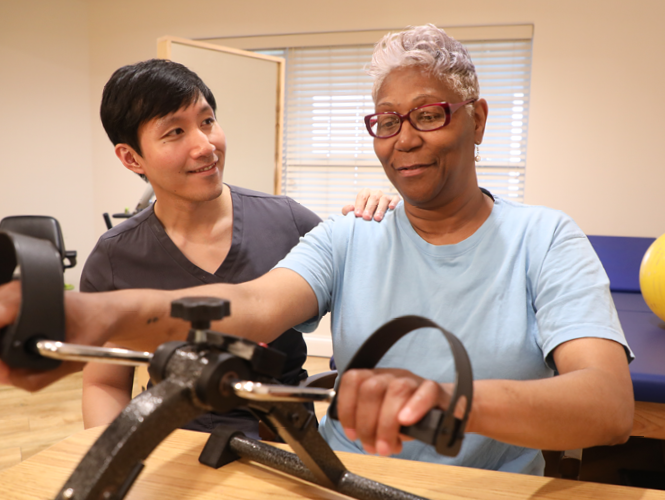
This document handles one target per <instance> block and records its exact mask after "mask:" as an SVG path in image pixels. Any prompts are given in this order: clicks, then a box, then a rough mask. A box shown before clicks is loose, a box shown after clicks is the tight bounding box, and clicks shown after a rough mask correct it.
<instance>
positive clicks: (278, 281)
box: [0, 269, 318, 390]
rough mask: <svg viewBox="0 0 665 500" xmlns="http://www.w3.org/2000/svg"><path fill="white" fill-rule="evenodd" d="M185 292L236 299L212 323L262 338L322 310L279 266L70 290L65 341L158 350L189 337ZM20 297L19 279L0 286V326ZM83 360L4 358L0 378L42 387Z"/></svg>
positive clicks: (27, 386)
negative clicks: (176, 285) (43, 367)
mask: <svg viewBox="0 0 665 500" xmlns="http://www.w3.org/2000/svg"><path fill="white" fill-rule="evenodd" d="M186 296H213V297H219V298H223V299H227V300H230V301H231V316H230V317H229V318H226V319H224V320H223V321H221V322H215V323H213V326H212V328H213V329H215V330H219V331H222V332H227V333H231V334H234V335H239V336H242V337H246V338H248V339H251V340H254V341H259V342H270V341H272V340H274V339H275V338H277V337H278V336H279V335H280V334H281V333H282V332H284V331H286V330H288V329H289V328H292V327H293V326H295V325H298V324H300V323H302V322H304V321H306V320H308V319H310V318H312V317H314V316H316V315H317V314H318V302H317V299H316V295H315V294H314V291H313V290H312V288H311V287H310V286H309V284H308V283H307V282H306V281H305V280H304V279H303V278H302V277H301V276H300V275H299V274H297V273H295V272H293V271H290V270H288V269H275V270H273V271H270V272H269V273H267V274H266V275H264V276H262V277H260V278H258V279H256V280H253V281H249V282H247V283H242V284H240V285H229V284H215V285H205V286H201V287H195V288H188V289H184V290H174V291H163V290H120V291H114V292H100V293H92V294H86V293H75V292H68V293H66V294H65V313H66V341H67V342H70V343H75V344H83V345H103V344H104V343H106V342H110V341H112V342H114V343H116V344H118V345H121V346H123V347H126V348H129V349H136V350H141V351H154V350H155V349H156V347H157V346H158V345H160V344H162V343H164V342H168V341H170V340H179V339H184V338H185V337H186V335H187V332H188V329H189V325H188V324H187V323H186V322H185V321H182V320H179V319H174V318H171V317H170V311H171V302H172V301H173V300H175V299H178V298H180V297H186ZM20 300H21V290H20V284H19V283H17V282H14V283H9V284H7V285H3V286H1V287H0V328H2V327H3V326H6V325H8V324H11V323H13V322H14V321H15V319H16V316H17V314H18V309H19V304H20ZM81 368H82V364H81V363H63V364H62V366H61V367H60V368H58V369H57V370H53V371H50V372H45V373H39V372H31V371H27V370H20V369H19V370H17V369H9V367H7V366H6V365H5V364H4V363H0V383H2V384H12V385H15V386H17V387H22V388H24V389H27V390H38V389H40V388H42V387H45V386H46V385H49V384H50V383H52V382H54V381H55V380H58V379H59V378H61V377H63V376H64V375H67V374H69V373H72V372H74V371H77V370H80V369H81Z"/></svg>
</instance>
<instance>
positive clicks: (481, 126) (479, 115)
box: [473, 99, 489, 144]
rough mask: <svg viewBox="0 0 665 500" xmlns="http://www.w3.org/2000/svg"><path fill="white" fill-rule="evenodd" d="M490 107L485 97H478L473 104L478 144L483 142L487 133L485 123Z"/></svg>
mask: <svg viewBox="0 0 665 500" xmlns="http://www.w3.org/2000/svg"><path fill="white" fill-rule="evenodd" d="M488 111H489V109H488V106H487V101H486V100H485V99H478V100H477V101H476V102H475V103H474V106H473V119H474V122H475V131H474V141H475V143H476V144H480V143H481V142H483V135H485V124H486V123H487V113H488Z"/></svg>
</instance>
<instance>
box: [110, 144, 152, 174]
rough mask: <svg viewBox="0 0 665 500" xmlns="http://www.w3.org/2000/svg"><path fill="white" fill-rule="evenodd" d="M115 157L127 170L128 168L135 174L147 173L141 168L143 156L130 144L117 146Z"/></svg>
mask: <svg viewBox="0 0 665 500" xmlns="http://www.w3.org/2000/svg"><path fill="white" fill-rule="evenodd" d="M115 155H116V156H117V157H118V159H119V160H120V161H121V162H122V164H123V165H124V166H125V168H128V169H129V170H131V171H132V172H134V173H135V174H143V175H145V172H144V170H143V167H142V166H141V162H140V159H141V155H139V154H138V153H137V152H136V151H135V150H134V148H132V147H131V146H129V145H128V144H116V146H115Z"/></svg>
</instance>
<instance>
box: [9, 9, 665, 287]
mask: <svg viewBox="0 0 665 500" xmlns="http://www.w3.org/2000/svg"><path fill="white" fill-rule="evenodd" d="M379 5H382V7H381V8H379V7H378V6H379ZM352 10H353V11H355V13H354V14H351V12H352ZM664 18H665V2H661V1H660V0H653V1H646V0H635V1H632V2H626V1H625V0H597V1H592V0H560V1H557V2H544V1H533V0H475V1H459V0H457V1H455V2H452V1H448V0H422V1H421V2H419V3H418V4H417V6H414V4H413V3H412V2H411V3H410V2H403V1H401V0H386V1H384V2H376V1H368V0H338V1H337V2H323V1H320V0H293V1H287V0H283V1H280V2H275V1H274V0H245V1H242V2H238V1H236V0H234V1H230V0H214V1H213V0H190V1H189V2H187V3H183V2H181V1H175V0H161V1H156V0H150V1H148V0H115V1H113V2H107V1H101V0H88V1H83V0H78V1H77V0H59V1H58V2H54V1H50V0H23V1H21V2H8V1H3V2H1V3H0V62H1V63H2V66H0V67H1V68H2V69H0V76H2V78H1V79H0V88H1V89H2V92H0V99H2V102H1V104H2V107H1V108H0V109H1V110H2V112H1V113H2V119H1V120H0V132H1V133H0V146H2V153H1V155H2V166H1V167H0V168H1V169H2V181H3V182H2V183H0V215H2V216H4V215H8V214H16V213H49V214H53V215H55V216H57V217H58V218H59V219H60V220H61V222H62V224H63V226H64V229H65V237H66V241H67V245H68V247H70V248H75V249H77V250H79V252H80V253H81V257H82V258H85V256H86V255H87V253H88V252H89V250H90V248H91V247H92V245H93V244H94V241H95V240H96V238H97V237H98V236H99V234H101V233H102V232H103V231H104V225H103V222H102V218H101V213H102V212H104V211H109V212H117V211H121V210H122V209H124V208H125V207H128V208H130V209H131V208H133V207H134V204H135V203H136V201H137V199H138V197H139V195H140V194H141V192H142V191H143V188H144V185H143V183H142V181H140V180H139V179H138V178H137V177H135V176H134V175H133V174H131V173H129V172H127V171H125V170H124V169H123V167H122V166H121V165H120V163H119V162H118V161H117V160H116V158H115V156H114V155H113V149H112V147H111V145H110V143H109V142H108V139H107V138H106V136H105V134H104V132H103V130H102V128H101V125H100V123H99V119H98V106H99V99H100V95H101V91H102V88H103V85H104V83H105V82H106V80H107V79H108V78H109V76H110V75H111V73H112V72H113V71H114V70H115V69H116V68H118V67H119V66H121V65H124V64H129V63H133V62H136V61H139V60H143V59H147V58H150V57H154V56H155V54H156V40H157V38H158V37H160V36H162V35H174V36H181V37H186V38H212V37H222V36H240V35H252V34H279V33H298V32H318V31H338V30H365V29H382V28H399V27H402V26H406V25H409V24H422V23H426V22H433V23H435V24H438V25H441V26H473V25H497V24H523V23H533V24H534V26H535V35H534V43H533V48H534V51H533V73H532V101H531V122H530V126H529V145H528V158H527V176H526V201H527V202H528V203H534V204H544V205H549V206H552V207H556V208H559V209H562V210H564V211H566V212H568V213H569V214H570V215H572V216H573V217H574V218H575V219H576V220H577V221H578V223H579V224H580V225H581V227H582V228H583V229H584V230H585V231H586V232H588V233H594V234H610V235H630V236H658V235H660V234H662V233H664V232H665V210H663V209H662V205H663V204H662V195H661V193H662V190H663V186H665V169H664V168H663V167H662V166H661V162H662V160H661V159H660V157H659V153H658V151H659V145H660V138H661V129H662V126H661V117H662V116H665V100H663V99H662V98H661V95H662V93H663V91H662V89H663V88H665V68H664V67H663V62H662V61H664V60H665V31H664V30H662V29H661V26H659V23H660V22H661V21H662V19H664ZM229 147H233V145H232V144H230V145H229ZM573 179H574V180H573ZM79 269H80V268H79ZM68 281H70V282H73V281H77V278H75V277H74V275H73V274H72V276H71V277H68Z"/></svg>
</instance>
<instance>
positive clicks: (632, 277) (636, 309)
mask: <svg viewBox="0 0 665 500" xmlns="http://www.w3.org/2000/svg"><path fill="white" fill-rule="evenodd" d="M589 241H590V242H591V245H592V246H593V248H594V250H595V251H596V253H597V254H598V257H599V258H600V261H601V262H602V264H603V267H604V268H605V271H606V272H607V275H608V277H609V278H610V289H611V290H612V298H613V299H614V305H615V306H616V308H617V312H618V313H619V320H620V321H621V326H622V327H623V331H624V334H625V335H626V340H628V345H630V348H631V349H632V350H633V353H635V361H633V362H632V363H631V364H630V376H631V379H632V380H633V390H634V391H635V400H636V401H646V402H650V403H665V322H663V321H661V320H660V319H659V318H658V316H656V315H655V314H654V313H652V312H651V310H650V309H649V306H647V305H646V303H645V302H644V298H643V297H642V294H641V293H640V280H639V273H640V264H641V263H642V257H644V254H645V253H646V251H647V249H648V248H649V246H650V245H651V243H653V242H654V238H629V237H622V236H589Z"/></svg>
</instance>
